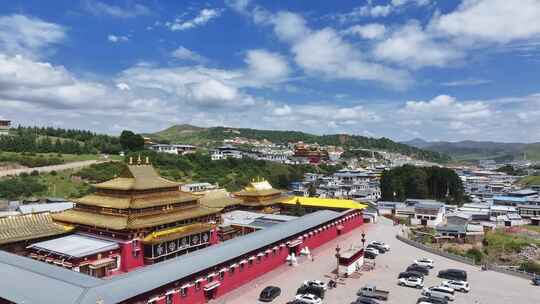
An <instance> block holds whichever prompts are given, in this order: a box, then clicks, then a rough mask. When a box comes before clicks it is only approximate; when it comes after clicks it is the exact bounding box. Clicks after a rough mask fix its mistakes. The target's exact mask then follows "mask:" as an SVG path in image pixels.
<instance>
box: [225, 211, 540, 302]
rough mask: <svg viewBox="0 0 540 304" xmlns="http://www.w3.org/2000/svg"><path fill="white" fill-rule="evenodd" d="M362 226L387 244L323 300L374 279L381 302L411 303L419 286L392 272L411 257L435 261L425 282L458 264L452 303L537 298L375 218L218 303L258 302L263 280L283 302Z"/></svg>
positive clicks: (339, 297) (524, 284) (532, 290)
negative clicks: (464, 285)
mask: <svg viewBox="0 0 540 304" xmlns="http://www.w3.org/2000/svg"><path fill="white" fill-rule="evenodd" d="M362 230H364V231H365V232H366V234H367V235H368V239H369V240H381V241H383V242H386V243H388V244H390V246H391V247H392V250H391V251H390V252H389V253H386V254H384V255H381V256H379V257H378V258H377V260H376V267H375V269H374V270H373V271H370V272H365V273H363V274H362V275H361V276H359V277H358V278H349V279H346V280H345V281H344V282H343V284H339V285H338V288H336V289H332V290H329V291H328V292H327V293H326V297H325V299H324V303H328V304H341V303H344V304H349V303H351V302H353V301H354V300H355V299H356V295H355V294H356V291H357V290H358V289H359V288H360V287H361V286H363V285H364V284H366V283H370V284H375V285H377V287H378V288H380V289H384V290H388V291H390V299H389V300H388V301H386V302H383V303H388V304H393V303H395V304H407V303H416V300H417V299H418V297H419V296H420V290H418V289H413V288H407V287H400V286H397V284H396V283H397V275H398V273H399V272H401V271H404V270H405V268H406V267H407V266H408V265H409V264H410V263H411V262H412V261H413V260H414V259H416V258H419V257H427V258H430V259H433V260H434V261H435V269H433V270H432V271H431V272H430V274H429V276H427V277H426V282H425V285H426V286H433V285H438V284H439V283H440V282H441V279H439V278H437V277H436V274H437V272H438V271H439V270H441V269H445V268H460V269H464V270H466V271H467V272H468V276H469V283H470V284H471V292H470V293H469V294H462V293H457V292H456V300H455V301H454V303H455V304H476V303H478V304H499V303H500V304H503V303H515V304H538V303H540V287H538V286H532V285H531V284H530V282H529V281H527V280H525V279H521V278H518V277H514V276H509V275H505V274H501V273H497V272H491V271H480V270H479V269H478V268H476V267H472V266H469V265H466V264H461V263H458V262H455V261H452V260H449V259H446V258H443V257H440V256H437V255H433V254H430V253H427V252H424V251H422V250H420V249H417V248H415V247H412V246H409V245H407V244H405V243H403V242H400V241H399V240H397V239H396V238H395V234H396V232H397V228H396V227H393V226H392V225H391V223H389V222H388V221H385V220H383V221H381V222H379V223H378V224H368V225H364V226H362V227H360V228H358V229H356V230H354V231H352V232H350V233H348V234H346V235H344V236H342V237H339V238H337V239H336V240H334V241H332V242H329V243H327V244H325V245H323V246H321V247H320V248H317V249H315V250H313V253H314V258H315V261H307V260H305V261H301V262H300V264H299V266H297V267H290V266H287V265H284V266H281V267H279V268H278V269H276V270H274V271H271V272H269V273H267V274H265V275H263V276H261V277H259V278H258V279H257V280H254V281H253V282H251V283H250V284H246V285H244V286H242V287H241V288H239V289H237V290H235V291H233V292H231V293H229V294H228V295H226V296H225V297H222V298H220V299H218V300H217V301H216V302H215V303H219V304H226V303H227V304H229V303H230V304H243V303H246V304H247V303H258V300H257V299H258V296H259V293H260V291H261V290H262V289H263V288H264V287H265V286H267V285H274V286H279V287H280V288H281V289H282V293H281V296H280V297H278V298H277V299H276V300H274V302H272V303H277V304H284V303H286V302H287V301H289V300H291V299H293V298H294V295H295V293H296V289H297V288H298V287H299V286H300V284H301V283H302V282H303V281H304V280H307V279H320V280H323V281H328V277H327V276H328V275H330V273H331V271H332V270H334V269H335V267H336V259H335V258H334V253H335V250H334V248H335V247H336V245H337V244H339V245H340V247H342V248H345V247H348V246H350V245H352V244H361V242H360V239H361V236H360V234H361V232H362Z"/></svg>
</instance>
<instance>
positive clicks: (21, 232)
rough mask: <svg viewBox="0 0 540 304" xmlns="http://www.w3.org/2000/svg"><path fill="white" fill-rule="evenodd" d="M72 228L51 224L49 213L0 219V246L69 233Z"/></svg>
mask: <svg viewBox="0 0 540 304" xmlns="http://www.w3.org/2000/svg"><path fill="white" fill-rule="evenodd" d="M73 229H74V227H73V226H68V225H62V224H59V223H55V222H53V220H52V218H51V215H50V214H49V213H35V214H28V215H16V216H9V217H3V218H0V245H3V244H9V243H14V242H19V241H25V240H33V239H37V238H42V237H49V236H54V235H60V234H64V233H68V232H71V231H72V230H73Z"/></svg>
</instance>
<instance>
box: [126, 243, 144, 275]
mask: <svg viewBox="0 0 540 304" xmlns="http://www.w3.org/2000/svg"><path fill="white" fill-rule="evenodd" d="M134 252H137V254H134ZM120 254H121V257H122V260H121V261H122V263H121V264H120V270H121V271H123V272H128V271H130V270H132V269H135V268H137V267H141V266H143V265H144V259H143V250H142V244H141V242H140V241H139V240H132V241H129V242H125V243H121V244H120Z"/></svg>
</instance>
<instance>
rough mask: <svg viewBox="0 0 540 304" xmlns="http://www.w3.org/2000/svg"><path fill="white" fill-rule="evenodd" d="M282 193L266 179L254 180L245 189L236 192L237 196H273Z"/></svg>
mask: <svg viewBox="0 0 540 304" xmlns="http://www.w3.org/2000/svg"><path fill="white" fill-rule="evenodd" d="M278 194H281V191H279V190H276V189H274V188H272V185H270V183H269V182H268V181H266V180H264V179H257V180H253V181H252V182H251V183H249V185H247V186H246V187H245V188H244V190H242V191H239V192H236V193H235V195H236V196H272V195H278Z"/></svg>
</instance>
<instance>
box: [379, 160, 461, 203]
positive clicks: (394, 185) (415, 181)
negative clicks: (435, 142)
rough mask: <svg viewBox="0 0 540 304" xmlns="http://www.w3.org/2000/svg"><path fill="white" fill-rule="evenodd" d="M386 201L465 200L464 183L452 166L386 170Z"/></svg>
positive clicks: (384, 180)
mask: <svg viewBox="0 0 540 304" xmlns="http://www.w3.org/2000/svg"><path fill="white" fill-rule="evenodd" d="M381 195H382V199H383V200H389V201H395V200H399V201H403V200H405V199H406V198H417V199H423V198H428V199H436V200H441V201H445V202H447V203H450V204H461V203H463V200H464V197H465V194H464V189H463V183H462V182H461V179H460V178H459V176H458V175H457V174H456V173H455V172H454V171H453V170H451V169H448V168H440V167H415V166H411V165H404V166H401V167H397V168H394V169H392V170H388V171H384V172H383V174H382V176H381Z"/></svg>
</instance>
